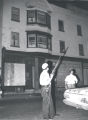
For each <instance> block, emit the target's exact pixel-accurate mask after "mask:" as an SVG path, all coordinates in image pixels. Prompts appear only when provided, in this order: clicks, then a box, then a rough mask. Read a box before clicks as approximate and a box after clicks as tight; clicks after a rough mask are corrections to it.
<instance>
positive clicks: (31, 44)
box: [27, 34, 36, 47]
mask: <svg viewBox="0 0 88 120" xmlns="http://www.w3.org/2000/svg"><path fill="white" fill-rule="evenodd" d="M27 47H36V34H28V44H27Z"/></svg>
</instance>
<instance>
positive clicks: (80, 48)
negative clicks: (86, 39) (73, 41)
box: [79, 44, 84, 56]
mask: <svg viewBox="0 0 88 120" xmlns="http://www.w3.org/2000/svg"><path fill="white" fill-rule="evenodd" d="M79 55H80V56H84V46H83V44H79Z"/></svg>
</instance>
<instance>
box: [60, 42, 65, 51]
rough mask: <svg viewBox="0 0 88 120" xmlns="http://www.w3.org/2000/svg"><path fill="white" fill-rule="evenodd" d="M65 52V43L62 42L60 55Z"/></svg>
mask: <svg viewBox="0 0 88 120" xmlns="http://www.w3.org/2000/svg"><path fill="white" fill-rule="evenodd" d="M64 50H65V42H64V41H62V40H60V53H63V52H64Z"/></svg>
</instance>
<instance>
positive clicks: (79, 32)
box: [77, 25, 82, 36]
mask: <svg viewBox="0 0 88 120" xmlns="http://www.w3.org/2000/svg"><path fill="white" fill-rule="evenodd" d="M77 35H78V36H82V28H81V26H80V25H77Z"/></svg>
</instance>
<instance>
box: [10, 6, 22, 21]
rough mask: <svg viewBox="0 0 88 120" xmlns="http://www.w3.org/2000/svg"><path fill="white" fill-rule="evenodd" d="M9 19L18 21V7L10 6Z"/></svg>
mask: <svg viewBox="0 0 88 120" xmlns="http://www.w3.org/2000/svg"><path fill="white" fill-rule="evenodd" d="M11 20H13V21H17V22H19V21H20V9H19V8H15V7H12V8H11Z"/></svg>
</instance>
